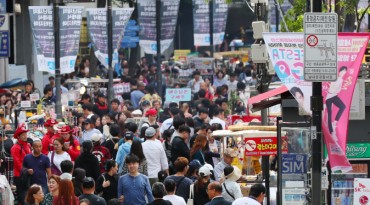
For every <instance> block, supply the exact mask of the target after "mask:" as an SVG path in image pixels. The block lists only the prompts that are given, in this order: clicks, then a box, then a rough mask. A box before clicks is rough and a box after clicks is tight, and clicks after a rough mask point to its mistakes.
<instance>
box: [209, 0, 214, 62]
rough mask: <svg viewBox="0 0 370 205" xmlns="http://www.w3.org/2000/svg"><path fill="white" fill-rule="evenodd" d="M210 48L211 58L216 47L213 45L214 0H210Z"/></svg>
mask: <svg viewBox="0 0 370 205" xmlns="http://www.w3.org/2000/svg"><path fill="white" fill-rule="evenodd" d="M208 4H209V47H210V51H211V57H212V58H213V56H214V52H215V51H214V45H213V6H214V4H213V0H209V2H208Z"/></svg>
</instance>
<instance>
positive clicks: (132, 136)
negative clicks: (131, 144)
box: [124, 131, 134, 140]
mask: <svg viewBox="0 0 370 205" xmlns="http://www.w3.org/2000/svg"><path fill="white" fill-rule="evenodd" d="M124 136H125V139H127V140H132V139H134V133H132V132H131V131H126V132H125V135H124Z"/></svg>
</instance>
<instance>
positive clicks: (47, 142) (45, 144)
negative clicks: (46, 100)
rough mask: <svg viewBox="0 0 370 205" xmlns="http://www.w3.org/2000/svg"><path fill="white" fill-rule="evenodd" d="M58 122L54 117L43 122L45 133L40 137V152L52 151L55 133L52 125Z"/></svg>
mask: <svg viewBox="0 0 370 205" xmlns="http://www.w3.org/2000/svg"><path fill="white" fill-rule="evenodd" d="M56 124H58V122H57V121H55V120H54V119H48V120H47V121H46V122H45V124H44V127H45V129H46V130H47V133H46V134H45V135H44V137H43V138H42V141H41V142H42V151H41V152H42V153H43V154H44V155H48V154H49V152H50V151H53V141H52V140H53V136H54V134H55V130H54V127H53V126H54V125H56Z"/></svg>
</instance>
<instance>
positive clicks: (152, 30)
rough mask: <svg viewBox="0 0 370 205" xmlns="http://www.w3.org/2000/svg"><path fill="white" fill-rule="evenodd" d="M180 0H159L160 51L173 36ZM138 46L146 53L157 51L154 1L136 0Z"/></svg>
mask: <svg viewBox="0 0 370 205" xmlns="http://www.w3.org/2000/svg"><path fill="white" fill-rule="evenodd" d="M179 5H180V0H161V53H163V52H164V51H165V50H167V49H168V48H169V47H170V45H171V43H172V41H173V38H174V35H175V31H176V24H177V14H178V9H179ZM137 6H138V11H139V25H140V27H141V29H140V32H139V38H140V43H139V44H140V46H141V47H142V48H143V49H144V52H145V53H147V54H156V53H157V28H156V1H153V0H138V4H137Z"/></svg>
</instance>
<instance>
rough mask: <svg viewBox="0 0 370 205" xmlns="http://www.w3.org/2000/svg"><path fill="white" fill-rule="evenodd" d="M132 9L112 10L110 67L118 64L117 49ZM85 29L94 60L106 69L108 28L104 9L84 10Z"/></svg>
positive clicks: (107, 60)
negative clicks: (89, 39)
mask: <svg viewBox="0 0 370 205" xmlns="http://www.w3.org/2000/svg"><path fill="white" fill-rule="evenodd" d="M133 11H134V9H133V8H114V9H113V10H112V21H113V22H112V23H113V34H112V35H113V36H112V41H113V59H112V65H115V64H116V63H117V62H118V49H119V48H120V42H121V41H122V38H123V35H124V31H125V27H126V25H127V22H128V21H129V20H130V18H131V14H132V12H133ZM86 18H87V27H88V30H89V35H90V38H91V40H92V42H93V47H94V53H95V56H96V58H97V59H98V60H99V61H100V62H101V63H102V64H103V65H104V66H105V67H106V68H108V62H109V59H108V26H107V9H106V8H89V9H86Z"/></svg>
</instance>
